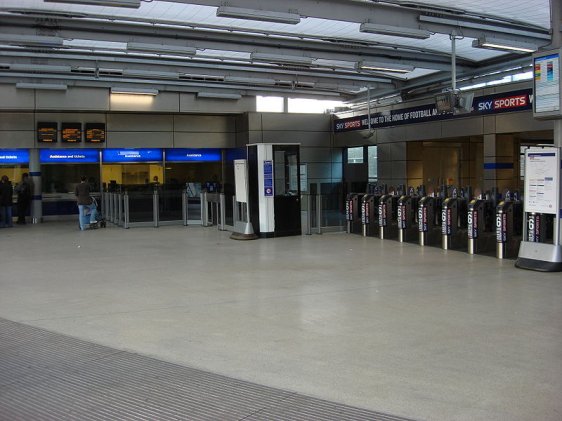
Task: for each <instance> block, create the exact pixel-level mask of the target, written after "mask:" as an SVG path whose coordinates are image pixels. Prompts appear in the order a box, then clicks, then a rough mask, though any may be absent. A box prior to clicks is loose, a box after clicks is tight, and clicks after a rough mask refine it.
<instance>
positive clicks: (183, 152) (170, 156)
mask: <svg viewBox="0 0 562 421" xmlns="http://www.w3.org/2000/svg"><path fill="white" fill-rule="evenodd" d="M221 159H222V153H221V150H220V149H182V148H178V149H166V162H220V161H221Z"/></svg>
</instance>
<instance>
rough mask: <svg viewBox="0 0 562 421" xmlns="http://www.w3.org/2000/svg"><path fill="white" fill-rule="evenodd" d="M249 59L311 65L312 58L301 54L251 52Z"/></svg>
mask: <svg viewBox="0 0 562 421" xmlns="http://www.w3.org/2000/svg"><path fill="white" fill-rule="evenodd" d="M250 60H251V61H258V62H264V63H274V64H296V65H301V66H310V65H312V62H313V59H312V58H311V57H303V56H283V55H277V54H265V53H252V54H251V55H250Z"/></svg>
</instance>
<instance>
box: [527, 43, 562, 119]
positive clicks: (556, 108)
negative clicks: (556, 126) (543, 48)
mask: <svg viewBox="0 0 562 421" xmlns="http://www.w3.org/2000/svg"><path fill="white" fill-rule="evenodd" d="M533 82H534V112H535V117H539V118H540V117H549V116H550V117H557V116H560V115H562V111H561V109H560V53H559V52H558V51H556V52H550V53H547V54H546V55H540V56H535V57H534V58H533Z"/></svg>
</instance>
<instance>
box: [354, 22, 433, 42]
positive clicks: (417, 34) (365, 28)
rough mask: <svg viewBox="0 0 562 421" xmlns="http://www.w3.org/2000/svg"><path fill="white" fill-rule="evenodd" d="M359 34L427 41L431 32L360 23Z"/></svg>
mask: <svg viewBox="0 0 562 421" xmlns="http://www.w3.org/2000/svg"><path fill="white" fill-rule="evenodd" d="M359 32H366V33H369V34H381V35H392V36H395V37H403V38H415V39H427V38H429V37H430V36H431V32H429V31H426V30H424V29H414V28H403V27H397V26H388V25H379V24H375V23H368V22H366V23H362V24H361V26H359Z"/></svg>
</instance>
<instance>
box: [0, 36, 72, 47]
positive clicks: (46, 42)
mask: <svg viewBox="0 0 562 421" xmlns="http://www.w3.org/2000/svg"><path fill="white" fill-rule="evenodd" d="M63 42H64V40H63V39H62V38H61V37H49V36H40V35H15V34H0V44H8V45H24V46H38V47H62V46H63Z"/></svg>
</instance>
